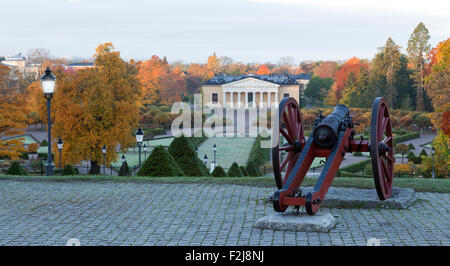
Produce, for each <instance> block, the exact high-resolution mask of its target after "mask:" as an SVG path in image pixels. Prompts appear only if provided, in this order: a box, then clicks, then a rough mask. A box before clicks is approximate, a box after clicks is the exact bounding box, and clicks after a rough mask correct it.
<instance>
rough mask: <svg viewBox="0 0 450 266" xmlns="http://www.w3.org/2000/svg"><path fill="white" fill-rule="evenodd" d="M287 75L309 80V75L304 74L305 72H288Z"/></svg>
mask: <svg viewBox="0 0 450 266" xmlns="http://www.w3.org/2000/svg"><path fill="white" fill-rule="evenodd" d="M288 76H289V77H291V78H294V79H307V80H310V79H311V75H308V74H305V73H301V74H288Z"/></svg>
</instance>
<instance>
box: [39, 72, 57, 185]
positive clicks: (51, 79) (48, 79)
mask: <svg viewBox="0 0 450 266" xmlns="http://www.w3.org/2000/svg"><path fill="white" fill-rule="evenodd" d="M55 83H56V77H55V76H53V75H52V71H51V70H50V68H49V67H47V69H46V70H45V75H43V76H42V77H41V85H42V89H43V91H44V97H45V99H47V125H48V139H47V142H48V154H47V164H46V165H45V175H47V176H49V175H54V174H55V172H54V170H53V168H54V165H53V163H52V135H51V126H52V121H51V117H50V109H51V100H52V98H53V92H54V90H55Z"/></svg>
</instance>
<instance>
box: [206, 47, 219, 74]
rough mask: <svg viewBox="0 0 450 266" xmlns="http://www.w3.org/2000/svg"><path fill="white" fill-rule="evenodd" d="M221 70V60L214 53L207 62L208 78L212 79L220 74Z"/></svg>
mask: <svg viewBox="0 0 450 266" xmlns="http://www.w3.org/2000/svg"><path fill="white" fill-rule="evenodd" d="M219 68H220V61H219V58H218V57H217V56H216V53H213V54H212V55H210V56H209V57H208V61H207V62H206V71H207V78H208V79H210V78H212V77H214V75H216V74H218V73H219Z"/></svg>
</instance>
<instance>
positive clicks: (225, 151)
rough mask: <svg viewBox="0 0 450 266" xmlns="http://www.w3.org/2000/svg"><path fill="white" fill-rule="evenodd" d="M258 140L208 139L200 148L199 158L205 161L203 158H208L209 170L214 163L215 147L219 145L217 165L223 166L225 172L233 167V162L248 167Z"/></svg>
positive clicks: (235, 138)
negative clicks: (254, 145) (254, 144)
mask: <svg viewBox="0 0 450 266" xmlns="http://www.w3.org/2000/svg"><path fill="white" fill-rule="evenodd" d="M255 139H256V138H250V137H245V138H244V137H242V138H239V137H233V138H207V139H206V141H205V142H203V143H202V144H201V145H200V147H198V158H200V159H201V160H203V156H205V154H206V156H208V169H209V168H210V165H211V163H212V162H213V161H214V152H213V146H214V144H216V145H217V152H216V160H217V165H220V166H222V167H223V168H224V169H225V171H228V169H229V168H230V167H231V164H233V162H236V163H237V164H238V165H243V166H246V165H247V161H248V158H249V157H250V151H251V150H252V146H253V143H254V142H255Z"/></svg>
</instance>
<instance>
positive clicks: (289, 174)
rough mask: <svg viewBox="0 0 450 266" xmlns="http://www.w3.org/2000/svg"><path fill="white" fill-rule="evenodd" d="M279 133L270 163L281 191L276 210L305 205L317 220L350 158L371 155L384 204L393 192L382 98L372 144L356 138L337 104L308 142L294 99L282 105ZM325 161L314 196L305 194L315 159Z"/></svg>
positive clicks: (321, 119) (377, 103)
mask: <svg viewBox="0 0 450 266" xmlns="http://www.w3.org/2000/svg"><path fill="white" fill-rule="evenodd" d="M276 126H278V131H276V130H275V133H276V134H275V135H274V136H273V140H274V141H275V143H274V145H273V148H272V163H273V170H274V177H275V182H276V185H277V188H278V190H277V191H275V193H274V194H273V196H272V202H273V207H274V209H275V211H277V212H284V211H285V210H286V209H287V208H288V206H295V207H296V208H299V207H300V206H305V209H306V211H307V213H308V214H310V215H314V214H316V213H317V211H318V210H319V208H320V204H321V202H322V201H323V200H324V198H325V194H326V193H327V191H328V189H329V187H330V185H331V183H332V181H333V179H334V177H335V175H336V173H337V171H338V169H339V166H340V164H341V162H342V161H343V159H344V156H345V154H346V153H351V152H357V151H359V152H370V155H371V157H372V169H373V178H374V182H375V187H376V191H377V194H378V197H379V199H380V200H385V199H388V198H389V197H390V195H391V191H392V181H393V170H394V153H393V151H394V149H393V138H392V127H391V121H390V116H389V110H388V108H387V105H386V102H385V100H384V99H383V98H382V97H378V98H376V99H375V101H374V103H373V106H372V117H371V126H370V142H369V141H367V140H363V139H362V138H361V139H354V136H355V132H354V123H353V121H352V117H351V116H350V110H349V108H348V107H347V106H345V105H338V106H336V107H335V108H334V110H333V112H332V113H331V114H330V115H328V116H326V117H325V116H323V115H322V114H320V115H319V117H318V118H317V119H316V120H315V123H314V129H313V131H312V133H311V136H310V137H309V138H308V139H307V140H306V138H305V136H304V131H303V123H302V116H301V111H300V108H299V106H298V103H297V101H296V100H295V99H294V98H284V99H283V100H282V101H281V102H280V105H279V120H278V125H276ZM316 157H326V158H327V160H326V163H325V165H324V167H323V170H322V172H321V173H320V176H319V178H318V180H317V182H316V184H315V186H314V187H313V189H312V191H310V192H308V193H303V192H302V190H301V189H300V185H301V183H302V181H303V180H304V178H305V176H306V174H307V172H308V169H309V168H310V166H311V164H312V162H313V161H314V158H316Z"/></svg>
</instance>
